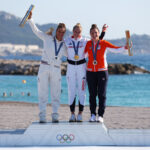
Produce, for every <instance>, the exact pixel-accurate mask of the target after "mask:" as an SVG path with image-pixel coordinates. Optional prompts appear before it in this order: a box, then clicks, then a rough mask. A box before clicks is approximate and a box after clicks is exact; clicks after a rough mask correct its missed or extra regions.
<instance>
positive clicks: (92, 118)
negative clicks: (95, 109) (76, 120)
mask: <svg viewBox="0 0 150 150" xmlns="http://www.w3.org/2000/svg"><path fill="white" fill-rule="evenodd" d="M89 122H96V116H95V115H94V114H92V116H91V118H90V120H89Z"/></svg>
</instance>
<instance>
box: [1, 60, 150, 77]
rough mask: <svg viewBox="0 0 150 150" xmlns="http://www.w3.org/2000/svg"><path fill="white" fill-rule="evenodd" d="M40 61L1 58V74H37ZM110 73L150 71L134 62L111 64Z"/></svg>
mask: <svg viewBox="0 0 150 150" xmlns="http://www.w3.org/2000/svg"><path fill="white" fill-rule="evenodd" d="M39 65H40V61H31V60H2V59H1V60H0V74H1V75H37V73H38V69H39ZM66 70H67V62H64V63H62V65H61V73H62V75H66ZM108 70H109V74H137V73H139V74H140V73H141V74H142V73H150V71H148V70H146V69H143V68H140V67H138V66H135V65H132V64H109V65H108Z"/></svg>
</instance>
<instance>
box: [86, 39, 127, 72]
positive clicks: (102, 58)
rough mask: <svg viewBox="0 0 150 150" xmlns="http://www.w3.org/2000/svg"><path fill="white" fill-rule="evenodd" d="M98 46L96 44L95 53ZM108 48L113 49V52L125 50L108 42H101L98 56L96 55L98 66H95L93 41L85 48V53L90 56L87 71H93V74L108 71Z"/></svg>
mask: <svg viewBox="0 0 150 150" xmlns="http://www.w3.org/2000/svg"><path fill="white" fill-rule="evenodd" d="M96 45H97V43H96V44H94V51H95V50H96ZM106 48H109V49H111V51H112V49H113V51H117V50H119V51H122V50H124V49H125V48H124V47H118V46H115V45H113V44H111V43H109V42H108V41H105V40H100V41H99V46H98V49H97V55H96V60H97V65H93V61H94V57H93V52H92V41H91V40H90V41H88V42H87V44H86V47H85V50H84V52H85V53H87V55H88V63H87V71H92V72H98V71H105V70H107V69H108V68H107V66H108V65H107V60H106V52H107V50H106Z"/></svg>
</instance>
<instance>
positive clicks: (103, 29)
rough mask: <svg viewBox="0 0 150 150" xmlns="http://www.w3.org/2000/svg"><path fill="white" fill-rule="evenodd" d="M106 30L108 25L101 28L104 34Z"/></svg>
mask: <svg viewBox="0 0 150 150" xmlns="http://www.w3.org/2000/svg"><path fill="white" fill-rule="evenodd" d="M107 28H108V25H107V24H104V25H103V27H102V31H103V32H106V30H107Z"/></svg>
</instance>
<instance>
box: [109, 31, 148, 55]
mask: <svg viewBox="0 0 150 150" xmlns="http://www.w3.org/2000/svg"><path fill="white" fill-rule="evenodd" d="M131 39H132V43H133V50H134V53H136V54H139V53H144V54H145V53H150V36H149V35H136V34H133V35H132V36H131ZM108 41H110V42H111V43H113V44H115V45H124V44H125V42H126V39H125V38H122V39H115V40H108Z"/></svg>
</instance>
